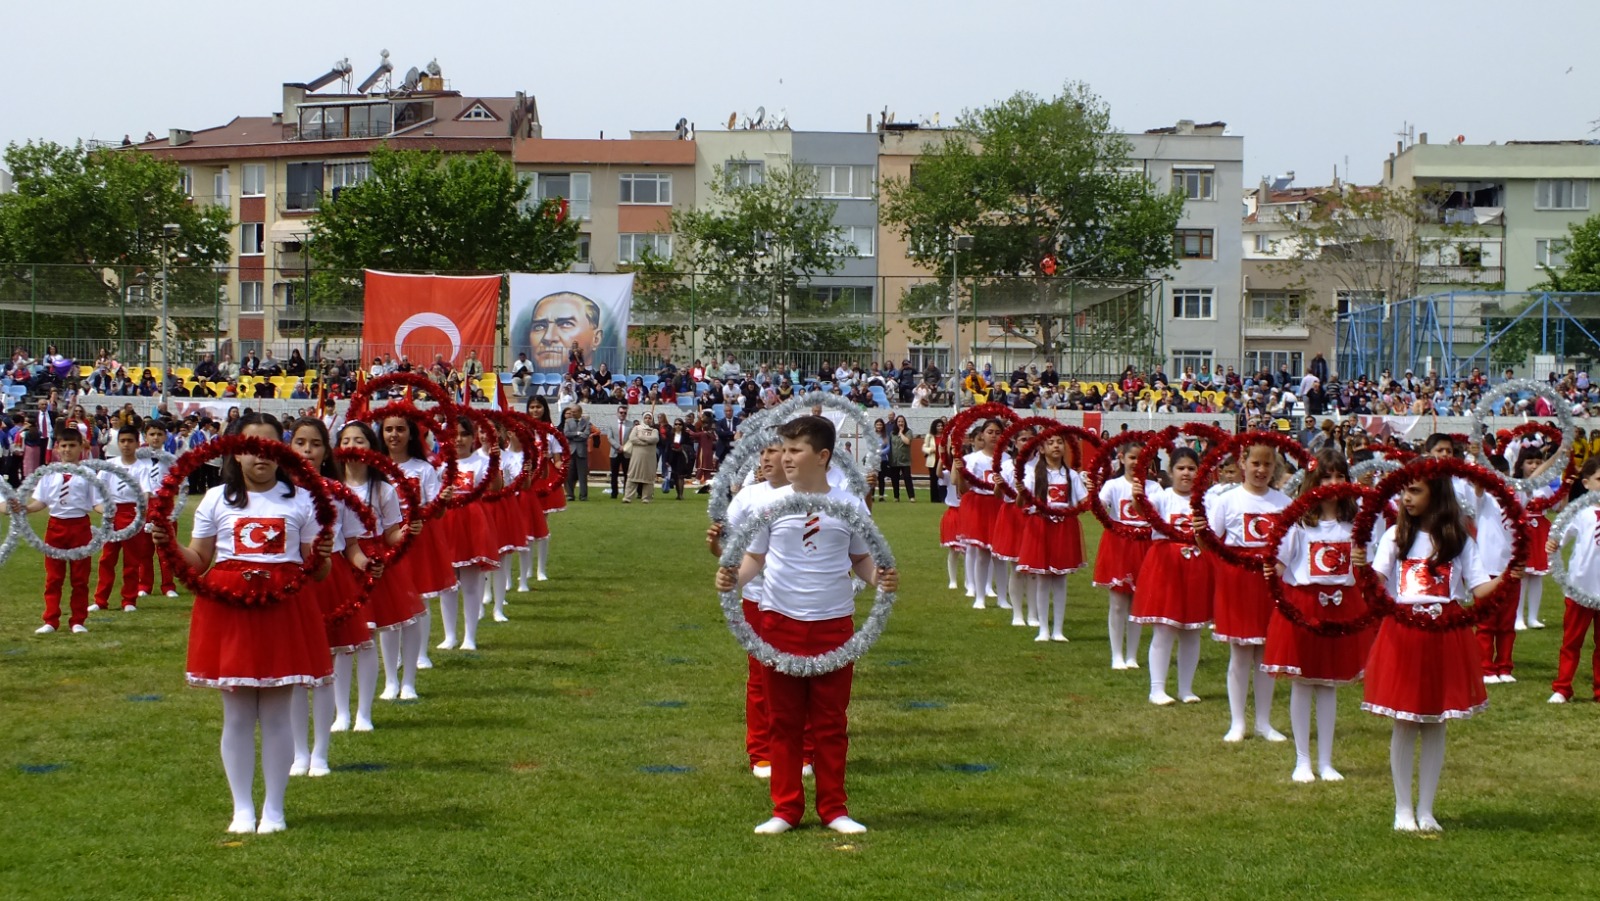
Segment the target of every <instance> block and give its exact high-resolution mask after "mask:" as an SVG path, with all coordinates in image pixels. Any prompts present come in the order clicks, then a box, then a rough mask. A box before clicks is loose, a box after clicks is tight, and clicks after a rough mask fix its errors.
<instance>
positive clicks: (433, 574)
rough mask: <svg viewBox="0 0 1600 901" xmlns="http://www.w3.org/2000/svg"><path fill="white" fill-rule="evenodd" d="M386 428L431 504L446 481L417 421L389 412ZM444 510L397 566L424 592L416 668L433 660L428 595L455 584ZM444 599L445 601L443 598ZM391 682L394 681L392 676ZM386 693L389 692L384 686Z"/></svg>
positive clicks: (389, 666)
mask: <svg viewBox="0 0 1600 901" xmlns="http://www.w3.org/2000/svg"><path fill="white" fill-rule="evenodd" d="M378 427H379V428H381V429H382V430H383V435H382V437H383V447H384V450H385V451H386V452H387V453H388V454H389V459H391V460H393V461H394V463H395V465H396V466H398V467H400V471H401V472H403V473H405V474H406V478H407V479H410V480H411V484H413V485H415V486H416V487H417V494H418V495H419V496H420V498H421V501H422V503H423V504H424V505H427V504H431V503H433V501H434V500H435V499H437V498H438V497H439V495H440V494H441V493H443V492H444V483H443V481H442V480H441V479H440V478H439V470H437V469H435V468H434V466H433V464H432V463H430V462H428V451H427V448H426V447H424V446H423V443H422V430H421V429H420V428H418V427H417V424H416V423H414V422H412V421H411V420H409V419H406V418H405V417H403V416H390V417H388V418H386V419H384V420H383V421H382V422H380V423H379V424H378ZM442 524H443V513H442V512H441V514H440V516H439V518H438V519H436V520H434V521H433V522H430V523H426V524H424V525H423V527H422V534H421V535H419V536H418V537H417V540H416V542H415V543H414V544H413V546H412V548H411V550H410V551H408V552H407V553H406V556H405V559H403V560H401V561H400V565H399V567H398V569H399V570H400V571H401V572H403V573H404V574H405V577H406V578H407V579H409V581H410V582H411V584H412V585H415V586H416V588H417V592H418V593H420V594H421V595H422V598H423V609H422V619H421V620H419V625H420V626H421V632H422V646H421V647H420V649H419V650H418V651H417V669H431V668H432V667H433V661H431V660H429V659H428V633H429V632H430V631H431V630H432V627H433V617H432V615H431V614H429V612H428V609H427V599H428V598H436V597H439V596H440V595H441V594H443V593H444V592H446V591H450V590H451V589H454V588H455V587H456V571H455V567H453V566H451V565H450V559H449V558H450V555H449V552H448V550H447V545H446V538H447V533H446V532H445V530H444V529H443V528H442ZM441 603H442V602H441ZM384 665H385V668H386V670H390V671H392V670H393V669H394V666H395V664H394V662H393V658H392V657H387V656H386V658H385V664H384ZM389 684H393V683H392V680H390V683H389ZM384 693H385V694H387V693H388V691H387V689H385V692H384Z"/></svg>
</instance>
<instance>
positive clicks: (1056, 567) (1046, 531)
mask: <svg viewBox="0 0 1600 901" xmlns="http://www.w3.org/2000/svg"><path fill="white" fill-rule="evenodd" d="M1007 506H1015V505H1014V504H1008V505H1007ZM1022 519H1023V522H1022V542H1021V544H1022V550H1021V552H1020V553H1019V554H1018V556H1017V569H1019V570H1021V571H1022V572H1025V573H1037V574H1039V575H1043V576H1064V575H1067V574H1068V573H1074V572H1077V571H1078V570H1080V569H1082V568H1083V528H1082V527H1081V526H1080V525H1079V524H1078V517H1076V516H1063V517H1061V518H1060V519H1059V520H1053V519H1052V518H1051V517H1048V516H1039V515H1036V514H1027V513H1024V514H1022Z"/></svg>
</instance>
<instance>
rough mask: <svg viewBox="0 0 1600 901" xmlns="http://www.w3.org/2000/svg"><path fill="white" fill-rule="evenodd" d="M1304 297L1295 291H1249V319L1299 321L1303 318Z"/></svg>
mask: <svg viewBox="0 0 1600 901" xmlns="http://www.w3.org/2000/svg"><path fill="white" fill-rule="evenodd" d="M1305 314H1306V310H1305V298H1303V297H1302V296H1301V295H1300V294H1299V292H1295V291H1251V292H1250V300H1249V312H1248V316H1249V318H1250V319H1252V320H1255V321H1258V322H1261V321H1265V322H1281V323H1296V324H1298V323H1300V322H1302V321H1303V320H1304V319H1305Z"/></svg>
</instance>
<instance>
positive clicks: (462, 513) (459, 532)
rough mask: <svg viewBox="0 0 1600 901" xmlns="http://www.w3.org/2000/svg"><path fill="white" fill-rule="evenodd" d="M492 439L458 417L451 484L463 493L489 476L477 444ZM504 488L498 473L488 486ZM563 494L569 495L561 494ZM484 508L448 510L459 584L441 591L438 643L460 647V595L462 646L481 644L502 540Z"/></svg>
mask: <svg viewBox="0 0 1600 901" xmlns="http://www.w3.org/2000/svg"><path fill="white" fill-rule="evenodd" d="M480 437H481V438H482V439H483V440H485V441H492V440H493V436H492V434H487V433H486V434H484V435H482V436H479V435H478V433H477V426H476V425H475V424H474V422H473V420H472V419H471V418H469V417H466V416H462V417H461V418H460V419H459V420H457V422H456V460H457V462H456V481H455V484H454V485H451V486H449V487H450V488H451V489H452V490H453V491H455V492H457V493H459V494H470V493H471V492H472V491H474V490H476V489H477V487H478V486H479V485H482V484H483V482H484V480H485V479H487V478H488V477H489V455H488V454H487V453H485V452H484V451H483V449H482V448H481V447H480V446H479V444H478V441H479V438H480ZM499 487H500V474H499V473H495V476H494V479H493V480H491V481H490V484H489V488H491V489H498V488H499ZM562 496H563V497H565V496H566V495H565V494H563V495H562ZM482 514H483V511H482V509H481V508H480V509H477V510H472V509H468V508H466V507H456V508H454V509H452V510H450V511H449V512H447V513H445V515H444V519H443V520H442V521H441V523H440V525H441V528H440V531H442V532H444V533H445V535H446V538H447V540H448V541H449V545H448V546H449V550H450V564H451V566H453V567H454V568H455V571H456V583H457V585H456V588H455V589H453V590H449V591H445V592H443V593H441V594H440V596H439V613H440V619H442V620H443V621H444V640H443V641H441V642H439V644H438V646H437V647H438V648H439V649H440V650H442V651H448V650H451V649H453V648H455V647H456V613H457V607H456V602H457V597H458V596H459V597H460V603H461V607H460V613H461V636H462V638H461V645H460V648H461V650H463V651H476V650H477V649H478V620H480V619H482V618H483V590H484V585H485V581H486V578H487V574H488V571H489V570H491V569H493V568H495V567H497V566H499V565H500V544H499V541H498V539H496V538H495V537H494V535H493V534H491V533H490V530H489V527H488V525H487V524H486V523H485V521H484V519H485V517H484V516H483V515H482Z"/></svg>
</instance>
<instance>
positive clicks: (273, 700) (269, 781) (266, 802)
mask: <svg viewBox="0 0 1600 901" xmlns="http://www.w3.org/2000/svg"><path fill="white" fill-rule="evenodd" d="M295 691H305V689H304V688H300V687H298V686H294V687H286V688H262V689H258V690H257V692H256V694H257V704H256V715H257V716H258V717H259V718H260V720H261V781H262V782H263V783H264V784H265V785H266V795H265V797H263V798H262V800H261V822H260V823H259V824H257V826H256V832H258V833H268V832H279V831H282V829H283V828H284V825H285V823H284V820H283V794H284V791H285V790H287V789H288V787H289V767H290V766H291V765H292V764H293V763H294V737H293V735H292V734H291V732H290V730H291V729H292V728H293V726H294V723H293V722H292V721H291V720H290V718H289V696H290V695H292V694H293V693H294V692H295ZM224 694H226V692H224Z"/></svg>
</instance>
